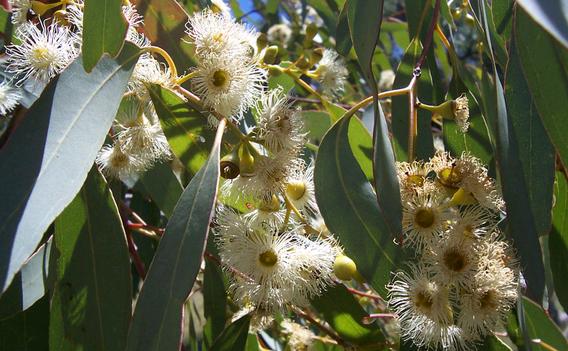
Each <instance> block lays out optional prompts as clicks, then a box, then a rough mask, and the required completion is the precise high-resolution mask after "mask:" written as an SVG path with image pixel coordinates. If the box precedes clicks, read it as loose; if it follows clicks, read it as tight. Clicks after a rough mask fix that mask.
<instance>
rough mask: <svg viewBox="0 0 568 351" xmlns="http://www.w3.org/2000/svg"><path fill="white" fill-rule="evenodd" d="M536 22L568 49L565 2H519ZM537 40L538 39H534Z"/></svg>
mask: <svg viewBox="0 0 568 351" xmlns="http://www.w3.org/2000/svg"><path fill="white" fill-rule="evenodd" d="M517 2H518V3H519V5H521V6H522V7H523V8H524V9H525V10H526V13H528V14H529V15H530V16H531V17H532V19H533V20H534V21H536V22H537V23H538V24H539V25H540V26H542V27H543V28H544V29H546V31H548V33H550V35H552V36H553V37H554V38H555V39H556V40H558V42H560V43H561V44H562V45H564V47H565V48H568V17H566V16H567V13H566V2H565V1H563V0H546V1H540V0H518V1H517ZM534 39H535V40H536V38H534Z"/></svg>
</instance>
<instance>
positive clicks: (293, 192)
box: [286, 181, 306, 201]
mask: <svg viewBox="0 0 568 351" xmlns="http://www.w3.org/2000/svg"><path fill="white" fill-rule="evenodd" d="M305 193H306V184H305V183H304V182H302V181H294V182H290V183H288V185H286V194H288V196H289V197H290V198H291V199H292V200H296V201H298V200H300V199H301V198H302V197H303V196H304V194H305Z"/></svg>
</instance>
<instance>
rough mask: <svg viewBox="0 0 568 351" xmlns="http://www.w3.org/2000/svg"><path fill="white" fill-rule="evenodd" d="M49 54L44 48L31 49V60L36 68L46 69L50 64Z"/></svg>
mask: <svg viewBox="0 0 568 351" xmlns="http://www.w3.org/2000/svg"><path fill="white" fill-rule="evenodd" d="M50 56H51V54H50V52H49V50H48V49H47V48H45V47H35V48H33V49H32V59H33V62H34V64H35V66H37V67H36V68H47V67H48V66H49V64H50V63H51V61H52V60H51V57H50Z"/></svg>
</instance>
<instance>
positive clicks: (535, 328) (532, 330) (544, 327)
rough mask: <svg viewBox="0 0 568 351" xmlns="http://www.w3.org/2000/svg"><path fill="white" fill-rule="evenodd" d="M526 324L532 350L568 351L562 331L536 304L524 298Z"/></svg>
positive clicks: (567, 344) (567, 343)
mask: <svg viewBox="0 0 568 351" xmlns="http://www.w3.org/2000/svg"><path fill="white" fill-rule="evenodd" d="M523 307H524V312H525V322H526V327H527V332H528V334H529V337H530V339H531V343H532V345H531V349H532V350H535V351H550V350H551V347H552V348H553V349H555V350H568V342H566V338H565V337H564V335H562V331H561V330H560V329H559V328H558V326H557V325H556V324H554V322H552V320H550V318H549V317H548V316H547V314H546V312H545V311H544V310H543V309H542V307H540V306H539V305H538V304H536V303H535V302H533V301H531V300H529V299H527V298H526V297H523Z"/></svg>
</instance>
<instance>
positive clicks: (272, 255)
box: [258, 249, 278, 267]
mask: <svg viewBox="0 0 568 351" xmlns="http://www.w3.org/2000/svg"><path fill="white" fill-rule="evenodd" d="M258 262H260V264H261V265H263V266H265V267H273V266H274V265H275V264H276V262H278V255H276V252H274V250H272V249H270V250H268V251H264V252H263V253H261V254H260V255H258Z"/></svg>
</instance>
